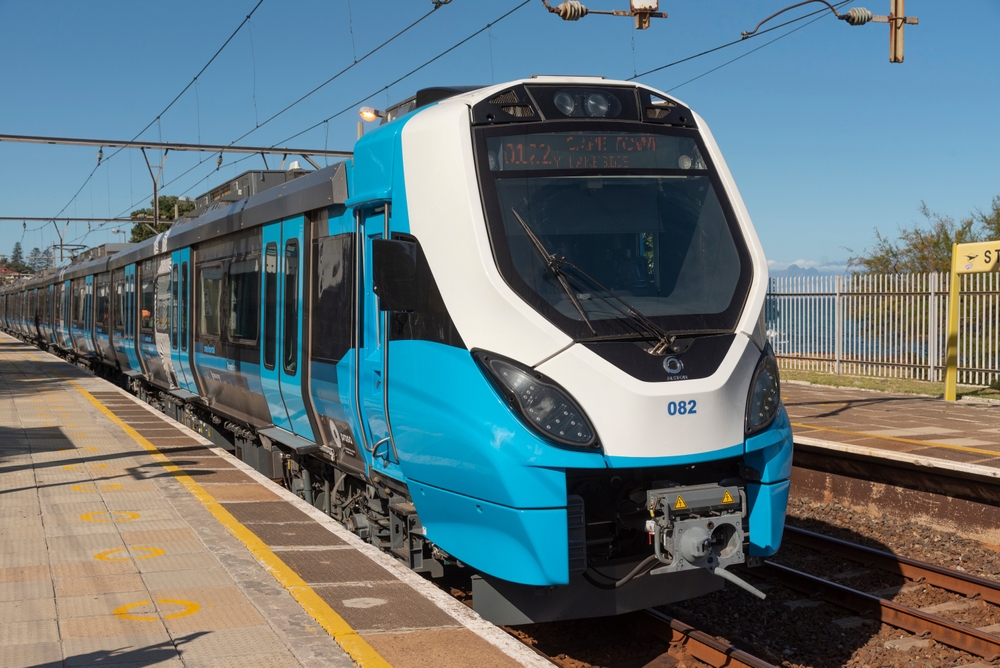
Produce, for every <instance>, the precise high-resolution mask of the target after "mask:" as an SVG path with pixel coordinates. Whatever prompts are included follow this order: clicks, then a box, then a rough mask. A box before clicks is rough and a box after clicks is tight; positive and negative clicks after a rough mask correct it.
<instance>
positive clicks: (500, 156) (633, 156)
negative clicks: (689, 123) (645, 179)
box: [486, 131, 706, 172]
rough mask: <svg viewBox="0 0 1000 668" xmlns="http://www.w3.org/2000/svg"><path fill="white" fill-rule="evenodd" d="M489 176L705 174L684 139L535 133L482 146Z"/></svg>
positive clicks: (495, 139)
mask: <svg viewBox="0 0 1000 668" xmlns="http://www.w3.org/2000/svg"><path fill="white" fill-rule="evenodd" d="M486 146H487V150H488V151H489V159H490V170H491V171H494V172H499V171H505V170H510V171H523V170H549V169H551V170H557V169H558V170H565V169H587V170H594V169H597V170H616V169H629V170H631V169H684V170H688V169H699V170H703V169H706V167H705V161H704V160H703V159H702V157H701V153H700V152H699V151H698V145H697V144H696V143H695V141H694V140H693V139H689V138H687V137H672V136H669V135H661V134H650V133H642V132H598V131H583V132H540V133H535V134H516V135H506V136H502V137H490V138H488V139H487V140H486Z"/></svg>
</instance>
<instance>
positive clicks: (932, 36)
mask: <svg viewBox="0 0 1000 668" xmlns="http://www.w3.org/2000/svg"><path fill="white" fill-rule="evenodd" d="M255 4H256V0H240V1H235V0H232V1H213V2H189V1H187V0H172V1H171V2H169V3H164V2H156V3H154V2H146V1H143V0H133V1H131V2H113V1H110V0H109V1H106V2H95V3H80V2H61V1H53V2H31V3H23V2H17V3H15V2H11V1H9V0H8V1H6V2H4V1H2V0H0V62H3V63H5V66H4V67H3V68H2V69H0V91H2V94H0V133H8V134H29V135H51V136H68V137H88V138H108V139H129V138H131V137H132V136H134V135H135V134H136V133H137V132H139V130H141V129H142V128H143V127H145V126H146V125H147V124H148V123H149V122H150V121H152V120H153V119H154V118H156V116H157V114H158V113H159V112H160V111H161V110H162V109H163V108H164V107H165V106H166V105H167V104H168V103H169V102H170V100H171V99H173V97H174V96H175V95H176V94H177V93H178V92H179V91H180V90H181V89H182V88H183V87H184V86H185V85H187V83H188V82H189V81H190V80H191V78H192V77H193V76H194V75H195V73H197V71H198V70H199V69H200V68H201V67H202V66H203V65H204V64H205V62H207V60H208V59H209V58H210V57H211V55H212V54H213V53H214V52H215V51H216V50H217V49H218V48H219V46H221V44H222V43H223V42H224V41H225V39H226V38H227V37H228V36H229V35H230V34H231V33H232V31H233V30H234V29H235V28H236V26H237V25H239V23H240V21H242V19H243V17H244V16H246V14H247V13H248V12H249V11H250V10H251V9H252V8H253V6H254V5H255ZM518 4H520V0H502V1H501V0H493V1H491V2H485V1H483V0H453V2H452V3H451V4H449V5H445V6H443V7H441V8H440V9H439V10H437V11H436V12H434V14H433V15H431V16H430V17H429V18H427V19H426V20H424V21H423V22H422V23H421V24H419V25H418V26H417V27H415V28H413V29H412V30H411V31H409V32H408V33H407V34H405V35H404V36H402V37H401V38H399V39H398V40H396V41H395V42H393V43H392V44H391V45H389V46H387V47H386V48H385V49H383V50H382V51H380V52H379V53H377V54H375V55H373V56H372V57H370V58H368V59H367V60H365V61H364V62H363V63H361V64H360V65H358V66H356V67H354V68H353V69H351V70H350V71H349V72H347V73H346V74H344V75H343V76H342V77H340V78H339V79H338V80H336V81H335V82H333V83H332V84H330V85H328V86H327V87H326V88H324V89H323V90H321V91H320V92H319V93H317V94H315V95H313V96H312V97H311V98H309V99H308V100H306V101H305V102H303V103H301V104H299V105H298V106H296V107H294V108H293V109H292V110H290V111H289V112H287V113H285V114H284V115H282V116H280V117H279V118H278V119H276V120H274V121H272V122H271V123H270V124H268V125H266V126H264V127H262V128H260V129H259V130H257V131H256V132H254V133H253V134H251V135H250V136H249V137H247V138H246V139H244V140H243V142H241V143H245V144H248V145H273V144H275V143H277V142H281V141H283V140H285V139H286V138H287V137H289V136H291V135H293V134H295V133H297V132H299V131H300V130H302V129H304V128H306V127H308V126H311V125H313V124H314V123H316V122H318V121H321V120H322V119H324V118H327V117H329V116H331V115H332V114H334V113H335V112H337V111H340V110H341V109H344V108H345V107H347V106H349V105H352V104H353V103H355V102H357V101H358V100H360V99H361V98H363V97H364V96H365V95H368V94H371V93H375V92H376V91H380V89H382V88H383V87H384V86H385V85H386V84H387V83H389V82H391V81H393V80H395V79H397V78H399V77H400V76H402V75H403V74H405V73H407V72H409V71H410V70H412V69H413V68H414V67H416V66H417V65H419V64H420V63H423V62H424V61H426V60H428V59H430V58H432V57H433V56H435V55H437V54H438V53H440V52H441V51H443V50H445V49H446V48H448V47H450V46H452V45H453V44H455V43H456V42H458V41H460V40H461V39H463V38H465V37H466V36H468V35H469V34H471V33H473V32H475V31H476V30H479V29H480V28H482V27H483V26H484V25H486V24H487V23H489V22H491V21H493V20H494V19H496V18H497V17H499V16H500V15H502V14H503V13H505V12H507V11H508V10H510V9H513V8H514V7H516V6H517V5H518ZM585 4H587V5H588V6H590V7H591V8H594V9H613V8H624V7H626V6H627V0H587V2H586V3H585ZM660 4H661V7H660V8H661V10H663V11H666V12H668V13H669V14H670V18H668V19H665V20H656V19H654V21H653V25H652V28H651V29H649V30H647V31H635V30H633V29H632V24H631V20H630V19H627V18H612V17H607V16H597V15H591V16H587V17H585V18H584V19H582V20H581V21H579V22H576V23H567V22H563V21H561V20H560V19H558V18H556V17H555V16H553V15H550V14H548V13H547V12H546V11H545V10H544V8H543V6H542V4H541V0H531V2H529V3H528V5H527V6H525V7H523V8H521V9H519V10H517V11H516V12H514V13H513V14H511V15H510V16H509V17H508V18H506V19H504V20H503V21H501V22H499V23H498V24H497V25H495V26H494V27H492V28H491V29H490V30H488V31H486V32H484V33H482V34H480V35H479V36H477V37H475V38H473V39H472V40H470V41H469V42H467V43H466V44H465V45H463V46H461V47H459V48H458V49H456V50H455V51H453V52H451V53H450V54H448V55H447V56H445V57H443V58H441V59H440V60H438V61H436V62H435V63H433V64H432V65H430V66H428V67H426V68H425V69H423V70H421V71H420V72H418V73H417V74H415V75H413V76H411V77H409V78H408V79H406V80H404V81H402V82H401V83H399V84H397V85H395V86H393V87H392V88H390V89H389V90H388V91H384V92H379V93H378V94H376V95H375V96H374V97H372V98H371V99H370V100H368V101H367V102H365V104H370V105H372V106H376V107H379V108H384V107H385V106H386V105H388V104H391V103H393V102H394V101H398V100H400V99H403V98H405V97H407V96H409V95H411V94H412V93H413V91H415V90H416V89H418V88H421V87H424V86H431V85H441V84H482V83H487V84H488V83H491V82H501V81H505V80H509V79H514V78H518V77H523V76H527V75H531V74H600V75H604V76H607V77H609V78H627V77H630V76H632V75H633V74H635V73H636V72H643V71H646V70H649V69H651V68H654V67H657V66H660V65H663V64H666V63H669V62H673V61H675V60H678V59H681V58H684V57H686V56H689V55H693V54H695V53H698V52H701V51H703V50H705V49H708V48H711V47H715V46H718V45H720V44H723V43H725V42H729V41H731V40H734V39H736V38H738V37H739V35H740V32H741V31H743V30H750V29H752V28H753V26H754V25H756V23H757V22H758V21H759V20H760V19H762V18H764V17H765V16H767V15H769V14H771V13H772V12H774V11H776V10H778V9H780V8H782V7H784V6H786V5H787V4H791V2H790V0H783V1H780V2H772V1H770V0H769V1H767V2H764V1H760V2H747V1H745V0H743V1H740V0H714V1H712V2H695V1H694V0H687V1H685V2H680V1H676V0H661V3H660ZM848 6H867V7H868V8H869V9H871V10H872V11H874V12H875V13H888V7H889V0H865V1H864V2H859V3H853V4H851V5H848ZM821 7H822V5H820V4H818V3H817V4H814V5H812V6H807V7H803V8H801V9H798V10H794V11H793V12H790V13H788V14H785V15H783V16H782V17H781V18H780V19H779V20H777V21H775V23H777V22H780V21H783V20H787V19H789V18H794V17H795V16H798V15H802V14H804V13H807V12H810V11H814V10H815V9H820V8H821ZM814 8H815V9H814ZM430 9H431V3H430V1H429V0H407V1H405V2H403V1H401V0H385V1H382V2H363V1H362V0H352V2H351V3H348V2H347V0H331V1H329V2H295V3H290V2H279V1H278V0H264V2H263V4H262V5H261V6H260V8H259V9H258V10H257V12H256V13H255V14H254V16H253V18H252V19H251V22H250V24H249V25H248V26H245V27H244V28H243V29H242V30H241V31H240V32H239V33H238V34H237V35H236V36H235V37H234V38H233V40H232V41H231V42H230V43H229V45H228V46H227V47H226V49H225V50H224V51H223V52H222V53H221V54H220V55H219V57H218V58H217V59H216V60H215V62H214V63H213V64H212V65H211V67H209V68H208V69H207V70H206V72H205V73H204V74H203V75H202V76H201V78H200V79H199V82H198V84H197V85H196V86H193V87H192V88H191V89H190V90H189V91H188V92H187V93H186V94H185V95H184V96H183V97H182V98H181V99H180V100H179V101H178V102H177V103H176V104H175V105H174V106H173V107H172V108H171V109H170V110H169V111H168V112H167V113H166V114H164V115H163V116H162V118H161V119H160V121H159V122H158V123H154V124H153V126H152V127H151V128H150V129H149V130H148V131H147V132H146V133H145V134H144V135H143V137H144V138H145V139H148V140H154V141H155V140H160V139H162V140H163V141H176V142H199V141H200V142H204V143H216V144H228V143H230V142H231V141H232V140H234V139H236V138H237V137H239V136H240V135H242V134H243V133H245V132H247V131H248V130H251V129H253V128H254V127H255V126H256V124H257V123H259V122H260V121H263V120H264V119H266V118H267V117H269V116H271V115H272V114H273V113H275V112H276V111H278V110H280V109H281V108H283V107H284V106H286V105H287V104H288V103H290V102H292V101H293V100H295V99H296V98H298V97H299V96H301V95H302V94H303V93H305V92H307V91H308V90H310V89H311V88H313V87H314V86H316V85H317V84H319V83H320V82H322V81H324V80H326V79H327V78H329V77H331V76H332V75H333V74H334V73H336V72H337V71H339V70H341V69H343V68H344V67H346V66H348V65H350V64H351V63H352V62H353V60H354V59H355V58H356V57H358V58H360V57H361V56H362V55H363V54H365V53H367V52H368V51H369V50H371V49H372V48H374V47H375V46H377V45H378V44H380V43H381V42H383V41H384V40H385V39H387V38H388V37H390V36H391V35H393V34H395V33H396V32H398V31H399V30H401V29H402V28H403V27H405V26H406V25H408V24H410V23H411V22H413V21H414V20H416V19H417V18H418V17H420V16H421V15H423V14H424V13H426V12H427V11H429V10H430ZM907 13H908V14H910V15H915V16H918V17H919V18H920V25H917V26H908V27H907V28H906V62H905V63H903V64H892V65H891V64H890V63H889V62H888V48H889V39H888V30H889V29H888V26H886V25H884V24H869V25H866V26H861V27H850V26H848V25H847V24H846V23H844V22H841V21H837V20H835V19H834V18H833V17H832V16H830V17H827V18H823V19H822V20H820V21H817V22H815V23H813V24H811V25H808V26H806V27H804V28H802V29H801V30H798V31H797V32H794V33H792V34H789V35H788V36H787V37H784V38H782V39H779V40H778V41H776V42H774V43H773V44H770V45H767V46H764V47H763V48H761V49H760V50H759V51H756V52H754V53H752V54H749V55H747V56H746V57H744V58H742V59H740V60H738V61H736V62H733V63H731V64H728V65H724V63H726V62H727V61H730V60H732V59H733V58H736V57H738V56H740V55H743V54H746V53H748V52H749V51H750V50H751V49H755V48H757V47H760V46H761V45H762V44H764V43H765V42H767V41H770V40H772V39H774V38H775V37H778V36H779V35H782V34H784V33H786V32H788V31H789V30H792V29H793V28H797V27H799V26H801V25H803V24H804V23H805V21H802V22H800V23H796V24H794V25H792V26H789V27H788V28H783V29H779V30H776V31H774V32H771V33H769V34H767V35H765V36H763V37H760V38H754V39H751V40H748V41H746V42H743V43H740V44H737V45H735V46H732V47H729V48H726V49H723V50H721V51H718V52H716V53H713V54H710V55H707V56H704V57H701V58H697V59H695V60H692V61H690V62H687V63H684V64H682V65H678V66H675V67H671V68H668V69H665V70H662V71H660V72H657V73H655V74H651V75H649V76H646V77H643V78H642V79H641V80H642V81H643V82H644V83H647V84H649V85H652V86H654V87H657V88H660V89H662V90H668V91H671V94H673V95H676V96H677V97H679V98H680V99H681V100H683V101H685V102H686V103H687V104H689V105H691V106H692V107H693V108H694V109H695V110H697V111H698V113H700V114H701V115H702V117H703V118H705V119H706V121H707V122H708V124H709V125H710V127H711V129H712V131H713V133H714V134H715V136H716V139H717V140H718V142H719V144H720V146H721V148H722V151H723V153H724V155H725V156H726V159H727V162H728V163H729V166H730V169H731V170H732V172H733V174H734V176H735V178H736V181H737V184H738V185H739V187H740V190H741V192H742V194H743V197H744V199H745V200H746V203H747V206H748V208H749V210H750V213H751V215H752V217H753V219H754V223H755V225H756V227H757V230H758V233H759V235H760V237H761V240H762V241H763V243H764V248H765V251H766V252H767V255H768V257H769V259H770V260H772V261H773V262H774V266H775V268H780V267H783V266H785V265H787V264H788V263H791V262H795V261H802V262H804V263H805V264H807V265H808V264H810V263H814V264H822V263H832V264H839V263H841V262H842V261H843V260H845V259H846V258H847V257H848V256H849V255H850V251H848V250H847V249H853V250H854V251H862V250H863V249H865V248H866V247H869V246H870V245H871V244H872V242H873V239H874V229H875V228H876V227H878V228H879V229H880V230H882V231H883V232H890V233H891V232H893V231H894V230H895V229H896V227H897V226H899V225H910V224H912V223H913V222H914V221H917V220H918V219H919V218H920V216H919V214H918V212H917V208H918V206H919V205H920V202H921V201H925V202H926V203H927V205H928V206H929V207H930V208H931V209H932V210H935V211H939V212H942V213H944V214H949V215H953V216H955V217H961V216H964V215H966V214H967V213H969V212H970V211H971V210H972V209H974V208H976V207H979V208H986V207H988V206H989V202H990V200H991V198H992V197H993V196H995V195H998V194H1000V179H998V176H1000V132H998V123H997V109H1000V56H997V54H996V49H995V31H996V29H997V27H998V25H1000V3H998V2H997V1H996V0H963V1H959V2H947V3H945V2H927V1H925V0H910V2H908V3H907ZM720 65H724V66H723V67H721V69H718V70H717V71H715V72H711V73H709V74H706V75H705V76H702V77H701V78H698V79H697V80H695V81H692V82H690V83H685V82H688V81H689V80H690V79H692V78H694V77H697V76H699V75H702V74H705V73H706V72H708V71H709V70H712V69H713V68H716V67H719V66H720ZM682 84H683V85H682ZM675 87H676V88H675ZM358 106H360V105H358ZM357 120H358V117H357V114H356V113H355V111H354V108H353V107H352V109H351V110H350V111H348V112H347V113H344V114H343V115H341V116H339V117H338V118H335V119H334V120H331V121H330V122H329V123H328V124H327V125H324V126H321V127H319V128H317V129H315V130H312V131H310V132H309V133H307V134H304V135H302V136H300V137H297V138H296V139H295V140H293V141H292V142H289V145H292V146H296V147H299V146H303V147H313V148H322V147H323V146H324V145H325V146H328V147H329V148H343V149H350V147H351V145H352V144H353V141H354V137H355V136H356V123H357ZM112 152H113V150H112V149H105V151H104V155H105V158H107V157H108V156H109V155H110V154H111V153H112ZM96 154H97V151H96V150H95V149H92V148H78V147H54V146H40V145H25V144H10V143H0V184H2V185H0V215H2V216H55V215H56V214H57V213H58V212H59V211H60V210H62V209H63V208H64V207H65V211H64V212H63V214H62V215H64V216H66V215H70V216H81V217H102V216H116V215H120V214H125V215H127V214H128V212H129V211H131V210H132V209H134V208H139V207H140V206H145V204H143V201H145V202H147V203H148V201H149V199H150V197H151V192H152V190H151V185H150V179H149V175H148V173H147V171H146V166H145V164H144V162H143V160H142V156H141V154H139V153H138V152H133V151H127V152H123V153H121V154H119V155H117V156H115V157H114V158H113V159H111V160H106V161H105V163H104V164H103V165H102V166H101V167H100V168H99V169H98V170H97V171H96V172H95V173H94V176H93V178H92V179H91V180H90V182H89V183H87V184H86V185H85V186H84V187H83V189H82V190H81V191H80V193H79V195H78V196H77V197H76V198H75V199H74V193H76V192H77V190H78V189H80V187H81V185H83V184H84V181H85V179H86V177H87V175H88V174H90V172H91V170H92V169H93V168H94V165H95V164H96ZM236 157H238V156H232V157H227V158H226V160H225V162H226V164H225V165H224V166H223V167H222V169H221V170H220V172H219V173H215V172H214V171H213V170H214V167H215V157H214V156H208V155H201V156H199V155H197V154H193V153H186V154H185V153H173V154H170V155H169V156H168V158H167V161H166V168H165V180H166V181H167V182H168V185H167V186H166V187H165V188H164V189H163V190H162V191H161V192H163V193H164V194H175V195H178V194H186V195H188V196H196V195H198V194H200V193H202V192H204V191H206V190H208V189H210V188H211V187H212V186H214V185H216V184H217V183H219V182H221V181H222V180H224V179H225V178H229V177H232V176H234V175H235V174H237V173H240V172H243V171H245V170H246V169H258V168H260V167H262V166H263V165H262V163H261V160H260V158H259V157H258V158H251V159H249V160H245V161H243V162H240V163H238V164H235V165H230V164H228V163H230V162H231V161H232V160H233V159H235V158H236ZM206 158H207V160H206V162H205V163H204V164H203V165H201V166H199V167H195V168H194V169H193V170H192V171H191V172H190V173H189V174H188V175H186V176H183V177H181V174H182V172H184V171H186V170H188V169H189V168H191V167H193V166H194V165H195V164H196V163H197V161H198V160H200V159H206ZM279 160H280V158H279ZM178 177H180V178H178ZM113 227H114V226H113V225H106V226H103V227H99V226H97V225H94V226H92V229H90V230H88V228H87V224H86V223H79V222H77V223H71V224H70V226H69V229H68V231H67V234H66V239H67V241H71V240H73V241H75V242H76V243H81V242H82V243H86V244H93V245H96V244H99V243H103V242H108V241H114V240H115V239H116V237H115V235H114V234H112V232H111V229H112V228H113ZM0 230H3V234H2V239H0V253H3V254H5V253H9V251H10V247H11V246H12V245H13V243H14V242H15V241H18V240H21V241H22V244H23V246H24V247H25V250H26V251H29V250H30V249H31V248H32V247H35V246H38V247H45V246H48V245H49V244H50V243H51V242H52V241H53V240H54V239H57V236H56V233H55V230H54V227H53V225H52V224H48V225H47V226H44V225H43V224H41V223H28V225H27V230H24V229H23V228H22V224H21V222H20V221H17V222H0Z"/></svg>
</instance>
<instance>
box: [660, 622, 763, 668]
mask: <svg viewBox="0 0 1000 668" xmlns="http://www.w3.org/2000/svg"><path fill="white" fill-rule="evenodd" d="M644 612H645V613H646V614H647V615H649V617H650V618H651V619H650V621H651V622H652V621H653V620H655V621H656V622H657V623H655V624H654V623H651V624H650V625H649V629H650V631H651V632H652V633H654V634H655V635H656V636H657V637H658V638H660V639H661V640H664V641H666V642H668V643H670V644H671V645H678V646H681V647H683V648H684V650H685V651H687V652H688V654H690V655H691V656H693V657H694V658H696V659H698V660H699V661H701V662H703V663H707V664H708V665H710V666H713V667H714V668H775V666H774V664H771V663H768V662H766V661H764V660H763V659H759V658H757V657H755V656H754V655H753V654H750V653H748V652H744V651H743V650H741V649H739V648H738V647H736V646H734V645H732V644H730V643H729V642H727V641H725V640H722V639H720V638H716V637H715V636H712V635H709V634H707V633H705V632H704V631H699V630H698V629H696V628H694V627H692V626H688V625H687V624H685V623H684V622H682V621H679V620H677V619H674V618H673V617H671V616H670V615H666V614H664V613H662V612H660V611H659V610H655V609H653V608H649V609H647V610H645V611H644Z"/></svg>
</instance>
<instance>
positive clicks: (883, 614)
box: [754, 527, 1000, 661]
mask: <svg viewBox="0 0 1000 668" xmlns="http://www.w3.org/2000/svg"><path fill="white" fill-rule="evenodd" d="M785 539H786V540H788V541H789V542H793V543H796V544H798V545H802V546H804V547H808V548H810V549H814V550H817V551H820V552H824V553H826V554H836V555H838V556H840V557H843V558H846V559H849V560H851V561H855V562H858V563H861V564H866V565H869V566H872V567H874V568H878V569H880V570H883V571H886V572H888V573H893V574H896V575H900V576H902V577H905V578H908V579H910V580H914V581H917V582H920V583H922V584H926V585H930V586H933V587H938V588H940V589H944V590H946V591H949V592H952V593H955V594H961V595H963V596H966V597H968V598H971V599H974V600H981V601H983V602H985V603H990V604H994V605H1000V583H997V582H994V581H991V580H987V579H984V578H980V577H976V576H974V575H969V574H968V573H961V572H959V571H954V570H951V569H948V568H943V567H941V566H936V565H934V564H929V563H925V562H921V561H918V560H915V559H910V558H907V557H902V556H899V555H895V554H891V553H889V552H883V551H881V550H875V549H872V548H869V547H864V546H861V545H856V544H854V543H850V542H847V541H843V540H840V539H837V538H832V537H829V536H824V535H822V534H818V533H815V532H812V531H806V530H804V529H797V528H795V527H786V528H785ZM754 574H755V575H760V576H764V577H769V578H771V579H773V580H774V581H776V582H777V583H778V584H781V585H783V586H786V587H790V588H792V589H794V590H796V591H798V592H800V593H802V594H805V595H807V596H810V597H818V598H821V599H823V600H825V601H827V602H830V603H833V604H835V605H838V606H840V607H843V608H846V609H848V610H852V611H854V612H857V613H859V614H862V615H868V616H870V617H871V618H873V619H876V620H878V621H880V622H882V623H884V624H888V625H890V626H893V627H895V628H898V629H902V630H904V631H908V632H910V633H912V634H914V635H916V636H918V637H921V638H929V639H932V640H934V641H936V642H938V643H941V644H943V645H948V646H949V647H953V648H955V649H958V650H961V651H964V652H968V653H969V654H973V655H976V656H979V657H982V658H985V659H988V660H991V661H992V660H995V659H998V658H1000V636H998V635H995V634H994V633H987V632H984V631H983V630H980V629H976V628H973V627H970V626H964V625H962V624H959V623H956V622H953V621H950V620H948V619H945V618H943V617H940V616H938V615H935V614H932V613H930V612H927V611H925V610H921V609H917V608H913V607H910V606H906V605H901V604H899V603H896V602H894V601H891V600H889V599H886V598H884V597H882V596H879V595H878V594H873V593H867V592H864V591H860V590H858V589H853V588H851V587H848V586H846V585H843V584H840V583H837V582H833V581H832V580H829V579H826V578H821V577H818V576H815V575H811V574H809V573H805V572H803V571H800V570H797V569H795V568H791V567H790V566H786V565H782V564H778V563H774V562H773V561H768V562H765V564H764V566H763V568H761V569H759V570H757V571H755V573H754ZM991 630H994V629H991Z"/></svg>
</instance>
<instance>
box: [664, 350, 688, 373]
mask: <svg viewBox="0 0 1000 668" xmlns="http://www.w3.org/2000/svg"><path fill="white" fill-rule="evenodd" d="M663 368H664V369H665V370H666V372H667V373H669V374H670V375H671V376H676V375H677V374H679V373H680V372H681V371H683V370H684V362H682V361H680V360H679V359H678V358H676V357H674V356H672V355H671V356H670V357H668V358H666V359H664V360H663Z"/></svg>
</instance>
